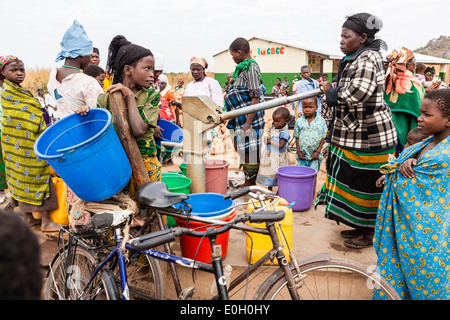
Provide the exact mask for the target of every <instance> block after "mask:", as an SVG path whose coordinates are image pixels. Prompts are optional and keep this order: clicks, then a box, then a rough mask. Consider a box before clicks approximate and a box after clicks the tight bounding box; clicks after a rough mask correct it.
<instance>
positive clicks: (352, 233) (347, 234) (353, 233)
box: [341, 229, 364, 239]
mask: <svg viewBox="0 0 450 320" xmlns="http://www.w3.org/2000/svg"><path fill="white" fill-rule="evenodd" d="M363 234H364V233H363V232H362V231H361V230H358V229H352V230H344V231H341V237H342V238H345V239H353V238H356V237H359V236H361V235H363Z"/></svg>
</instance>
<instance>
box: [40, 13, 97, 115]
mask: <svg viewBox="0 0 450 320" xmlns="http://www.w3.org/2000/svg"><path fill="white" fill-rule="evenodd" d="M92 52H93V46H92V41H91V40H90V38H89V37H88V35H87V34H86V32H85V30H84V28H83V26H82V25H81V24H80V23H79V22H78V21H75V22H74V23H73V25H72V26H71V27H70V28H69V29H68V30H67V31H66V33H65V34H64V37H63V39H62V41H61V52H60V53H59V54H58V56H57V57H56V61H62V60H64V64H63V66H62V67H61V68H57V69H54V70H52V72H51V73H50V77H49V80H48V84H47V88H48V92H49V93H50V95H51V96H52V98H53V99H54V100H55V101H56V106H57V117H58V120H59V119H61V118H63V117H65V116H68V115H71V114H73V113H78V114H81V115H84V114H86V113H87V112H89V109H90V108H95V107H96V103H97V97H98V96H99V95H100V94H102V93H103V89H102V88H101V87H100V86H99V84H98V82H97V80H95V78H93V77H90V76H88V75H87V74H84V73H83V72H81V70H83V69H86V68H87V67H88V66H89V63H90V62H91V56H92Z"/></svg>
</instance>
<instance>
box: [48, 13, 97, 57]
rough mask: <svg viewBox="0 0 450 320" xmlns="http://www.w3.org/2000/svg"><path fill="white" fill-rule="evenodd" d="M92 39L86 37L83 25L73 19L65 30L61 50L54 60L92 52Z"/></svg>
mask: <svg viewBox="0 0 450 320" xmlns="http://www.w3.org/2000/svg"><path fill="white" fill-rule="evenodd" d="M93 48H94V47H93V45H92V40H91V39H90V38H89V37H88V35H87V33H86V31H84V28H83V26H82V25H81V24H80V23H79V22H78V21H77V20H75V21H74V22H73V24H72V26H71V27H70V28H69V29H68V30H67V31H66V33H65V34H64V37H63V39H62V41H61V49H62V50H61V52H60V53H58V55H57V56H56V62H58V61H61V60H64V59H66V58H76V57H80V56H81V57H83V56H88V55H90V54H92V53H93V50H94V49H93Z"/></svg>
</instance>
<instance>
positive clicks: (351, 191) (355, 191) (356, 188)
mask: <svg viewBox="0 0 450 320" xmlns="http://www.w3.org/2000/svg"><path fill="white" fill-rule="evenodd" d="M329 148H330V149H329V153H328V159H327V177H326V179H325V183H324V185H323V186H322V188H321V190H320V191H319V194H318V196H317V198H316V202H315V204H316V206H317V205H325V206H326V207H325V216H326V217H327V218H329V219H332V220H336V221H337V222H342V223H344V224H346V225H348V226H350V227H352V228H356V229H362V230H364V229H373V228H374V227H375V221H376V216H377V210H378V203H379V201H380V197H381V193H382V192H383V188H378V187H377V186H376V181H377V180H378V178H380V177H381V175H382V174H381V172H380V167H381V166H382V165H384V164H386V163H387V162H388V157H389V154H393V153H394V151H395V148H392V149H389V150H386V151H382V152H378V153H367V152H359V151H354V150H348V149H344V148H340V147H337V146H333V145H330V147H329Z"/></svg>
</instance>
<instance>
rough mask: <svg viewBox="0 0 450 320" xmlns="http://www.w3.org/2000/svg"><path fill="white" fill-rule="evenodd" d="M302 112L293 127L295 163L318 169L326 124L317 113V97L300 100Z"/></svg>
mask: <svg viewBox="0 0 450 320" xmlns="http://www.w3.org/2000/svg"><path fill="white" fill-rule="evenodd" d="M302 109H303V114H302V115H301V116H300V117H299V118H298V119H297V122H296V123H295V128H294V137H295V145H296V146H297V157H296V158H297V160H298V162H297V165H298V166H305V167H311V168H314V169H316V170H317V171H319V169H320V163H321V162H322V157H323V156H322V153H321V151H322V147H323V144H324V143H325V137H326V134H327V124H326V123H325V120H324V119H323V118H322V117H321V116H320V115H319V114H318V112H317V109H318V106H317V98H315V97H313V98H307V99H303V101H302Z"/></svg>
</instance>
